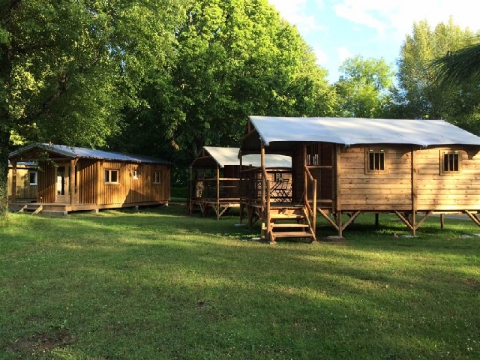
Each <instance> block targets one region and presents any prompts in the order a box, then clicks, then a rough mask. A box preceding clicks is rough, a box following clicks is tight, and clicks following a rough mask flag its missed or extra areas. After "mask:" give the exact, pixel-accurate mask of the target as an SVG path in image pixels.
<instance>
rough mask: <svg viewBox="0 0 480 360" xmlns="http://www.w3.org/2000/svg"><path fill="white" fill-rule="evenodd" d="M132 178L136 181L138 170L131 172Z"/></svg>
mask: <svg viewBox="0 0 480 360" xmlns="http://www.w3.org/2000/svg"><path fill="white" fill-rule="evenodd" d="M133 178H134V179H135V180H138V170H137V169H135V170H133Z"/></svg>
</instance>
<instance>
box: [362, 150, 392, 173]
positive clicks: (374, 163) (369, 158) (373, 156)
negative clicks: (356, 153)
mask: <svg viewBox="0 0 480 360" xmlns="http://www.w3.org/2000/svg"><path fill="white" fill-rule="evenodd" d="M365 155H366V159H365V165H366V166H365V171H366V172H367V173H384V172H386V170H387V166H386V160H387V154H386V152H385V150H382V149H369V150H368V151H367V152H366V154H365Z"/></svg>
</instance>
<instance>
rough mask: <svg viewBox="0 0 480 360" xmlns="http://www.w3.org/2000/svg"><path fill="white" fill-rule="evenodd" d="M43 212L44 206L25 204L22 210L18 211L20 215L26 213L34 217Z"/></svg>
mask: <svg viewBox="0 0 480 360" xmlns="http://www.w3.org/2000/svg"><path fill="white" fill-rule="evenodd" d="M42 210H43V205H37V204H32V205H30V204H25V205H24V206H23V207H22V208H21V209H20V210H18V212H19V213H24V212H31V213H32V215H36V214H38V213H40V212H41V211H42Z"/></svg>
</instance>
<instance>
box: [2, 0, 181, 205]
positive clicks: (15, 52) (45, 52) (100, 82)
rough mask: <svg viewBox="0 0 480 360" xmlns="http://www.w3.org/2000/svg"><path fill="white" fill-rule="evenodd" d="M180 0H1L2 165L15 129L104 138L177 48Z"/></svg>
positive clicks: (69, 139) (66, 140)
mask: <svg viewBox="0 0 480 360" xmlns="http://www.w3.org/2000/svg"><path fill="white" fill-rule="evenodd" d="M181 4H182V2H181V1H176V2H172V1H170V0H154V1H149V2H144V1H139V0H123V1H108V2H99V1H92V0H79V1H38V0H32V1H8V0H2V1H1V2H0V99H2V101H1V102H0V119H1V126H0V145H1V147H0V155H1V156H0V167H6V163H7V162H6V161H7V156H8V152H9V150H10V145H9V144H8V140H9V137H10V134H11V133H14V134H16V135H17V136H20V137H21V138H23V139H25V140H26V141H43V142H53V143H57V144H58V143H60V144H66V145H81V146H104V145H105V139H106V137H108V136H112V135H114V134H116V133H118V131H119V130H120V125H121V121H122V117H123V114H122V112H121V111H122V109H123V108H124V107H125V106H127V105H128V106H130V107H131V108H135V107H136V106H138V105H139V104H140V102H139V100H138V97H137V95H138V91H139V89H141V88H142V87H143V85H144V84H145V83H148V82H149V79H151V78H152V75H153V74H154V73H155V72H157V71H158V70H159V69H163V68H164V67H165V64H166V62H167V60H166V59H167V58H172V57H173V56H174V49H173V46H172V42H173V41H174V36H173V29H174V24H176V23H177V20H178V15H179V14H180V10H181ZM0 185H2V183H0ZM0 211H1V209H0Z"/></svg>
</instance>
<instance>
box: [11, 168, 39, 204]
mask: <svg viewBox="0 0 480 360" xmlns="http://www.w3.org/2000/svg"><path fill="white" fill-rule="evenodd" d="M15 177H16V179H15V187H14V186H13V166H12V164H11V163H10V162H9V163H8V177H7V188H8V198H9V199H11V197H12V194H13V192H15V197H16V199H17V201H22V202H32V201H36V199H37V184H38V171H37V164H36V163H33V162H20V163H17V168H16V172H15Z"/></svg>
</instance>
